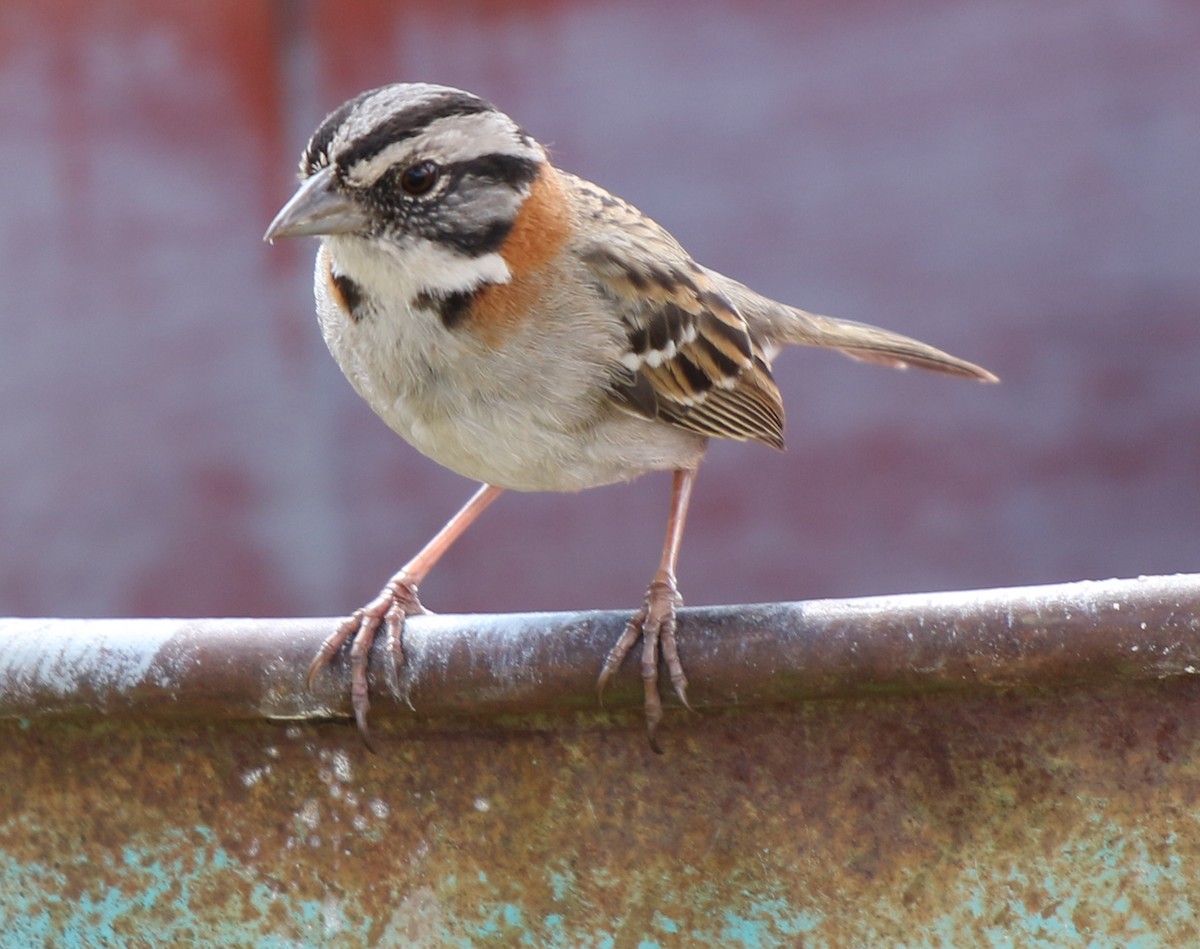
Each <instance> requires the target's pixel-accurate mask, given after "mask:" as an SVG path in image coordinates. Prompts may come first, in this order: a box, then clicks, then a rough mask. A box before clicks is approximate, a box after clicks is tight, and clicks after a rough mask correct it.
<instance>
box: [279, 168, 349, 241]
mask: <svg viewBox="0 0 1200 949" xmlns="http://www.w3.org/2000/svg"><path fill="white" fill-rule="evenodd" d="M369 223H370V222H369V221H368V219H367V215H366V214H365V213H364V212H363V210H362V209H361V208H360V207H359V206H358V205H357V204H356V203H355V202H354V201H352V200H351V199H350V198H348V197H346V196H345V195H343V194H340V193H339V192H338V191H337V190H336V188H335V187H334V179H333V168H332V167H329V168H322V169H321V170H320V171H318V172H317V173H316V174H315V175H313V176H312V177H311V178H306V179H305V180H304V183H303V184H301V185H300V187H299V188H297V189H296V193H295V194H294V195H292V197H291V200H290V201H288V203H287V204H285V205H284V206H283V207H282V208H281V209H280V211H279V213H278V214H276V215H275V220H274V221H272V222H271V226H270V227H268V228H267V233H266V234H264V235H263V240H266V241H273V240H275V238H277V237H304V236H308V235H314V234H316V235H319V234H353V233H355V232H356V231H364V230H366V229H367V226H368V225H369Z"/></svg>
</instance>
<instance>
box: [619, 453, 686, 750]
mask: <svg viewBox="0 0 1200 949" xmlns="http://www.w3.org/2000/svg"><path fill="white" fill-rule="evenodd" d="M695 482H696V469H695V468H682V469H680V470H678V471H676V472H675V480H674V481H673V482H672V486H671V514H670V517H669V518H668V520H667V539H666V542H665V543H664V544H663V552H662V559H661V560H660V561H659V564H658V571H657V572H656V573H655V574H654V579H653V580H652V581H650V586H649V588H648V589H647V590H646V603H645V605H644V606H643V607H642V608H641V609H640V610H639V611H638V612H637V613H635V614H634V617H633V619H631V620H630V621H629V623H628V625H626V627H625V630H624V632H622V633H621V637H620V639H618V640H617V641H616V643H615V644H614V645H613V647H612V649H611V650H609V653H608V656H607V658H606V659H605V660H604V666H603V668H602V669H601V670H600V677H599V678H598V679H597V680H596V689H597V691H598V692H599V693H601V695H603V692H604V686H605V685H606V684H607V683H608V680H609V679H610V678H612V675H613V673H614V672H616V671H617V669H618V668H619V667H620V665H621V663H622V662H623V661H624V659H625V657H626V656H627V655H628V654H629V651H630V650H631V649H632V648H633V646H634V643H636V642H637V641H638V638H639V637H640V638H641V640H642V683H643V689H644V691H645V696H646V699H645V709H646V736H647V738H649V740H650V747H651V748H653V749H654V750H655V751H656V752H658V753H659V754H661V753H662V748H661V747H660V746H659V744H658V738H657V737H656V731H657V729H658V723H659V722H660V721H661V720H662V699H661V697H660V696H659V693H658V655H659V648H660V645H661V649H662V658H663V662H664V663H666V666H667V673H668V674H669V675H670V677H671V685H672V686H673V687H674V689H675V694H676V695H678V696H679V700H680V701H681V702H682V703H683V704H684V705H685V706H687V707H688V708H691V706H690V705H688V700H687V676H685V675H684V673H683V664H682V663H681V662H680V661H679V648H678V645H677V643H676V640H675V611H676V610H677V609H678V608H679V607H680V606H681V605H682V604H683V600H682V598H681V597H680V596H679V587H678V585H677V584H676V582H675V565H676V564H677V563H678V561H679V547H680V544H681V543H682V542H683V523H684V521H685V520H686V518H687V510H688V502H689V501H690V500H691V496H692V485H693V484H695Z"/></svg>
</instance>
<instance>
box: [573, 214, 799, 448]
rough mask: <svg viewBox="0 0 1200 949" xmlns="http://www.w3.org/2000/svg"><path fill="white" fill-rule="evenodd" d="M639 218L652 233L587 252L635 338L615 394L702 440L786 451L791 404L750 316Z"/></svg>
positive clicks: (630, 234)
mask: <svg viewBox="0 0 1200 949" xmlns="http://www.w3.org/2000/svg"><path fill="white" fill-rule="evenodd" d="M606 197H607V199H608V200H609V201H617V200H618V199H616V198H612V197H611V196H606ZM623 204H624V202H621V205H623ZM624 207H625V208H628V206H627V205H626V206H624ZM613 209H614V208H613V206H611V205H610V206H609V207H608V208H607V210H608V212H609V213H610V214H611V213H612V212H613ZM629 211H630V212H631V213H634V214H636V212H632V209H629ZM639 219H640V221H641V222H643V225H644V226H643V227H641V228H639V229H636V230H633V229H627V230H625V231H624V232H622V233H621V234H620V235H619V236H614V237H612V239H610V240H608V241H596V242H595V243H594V244H593V245H592V246H591V247H589V248H588V249H587V250H586V252H585V253H584V255H583V257H584V260H585V261H586V263H587V265H588V267H589V269H590V271H591V274H592V276H593V279H594V282H595V284H596V286H597V287H599V289H600V290H601V292H603V293H604V294H605V296H607V297H608V298H609V299H610V300H611V301H612V302H613V303H615V304H616V306H617V309H618V312H619V313H620V315H621V319H622V321H623V322H624V324H625V327H626V331H627V334H628V339H629V350H628V353H627V354H626V356H625V357H624V358H623V359H622V362H621V365H620V366H619V367H617V368H616V369H615V371H614V385H613V391H614V394H615V395H616V396H617V398H618V400H619V401H620V402H621V404H622V405H623V406H624V407H625V408H627V409H630V410H632V411H635V412H637V413H639V414H642V415H646V416H648V417H652V418H659V419H662V420H663V421H666V422H670V423H671V424H672V425H677V426H679V427H680V428H685V429H688V430H689V431H693V432H697V433H699V434H701V435H711V436H715V437H718V438H733V439H739V440H751V441H760V442H764V443H765V444H768V445H772V446H774V447H776V448H782V447H783V403H782V400H781V399H780V395H779V390H778V388H776V386H775V381H774V380H773V379H772V378H771V373H770V369H769V368H768V367H767V362H766V358H765V356H764V355H763V352H762V349H761V347H760V346H759V345H758V343H757V342H756V341H755V340H754V338H753V337H752V336H751V335H750V330H749V327H748V326H747V325H746V321H745V319H743V317H742V315H741V313H739V312H738V310H737V308H736V307H735V306H734V305H733V303H732V302H730V300H729V298H728V297H727V296H726V295H725V294H723V293H722V292H721V291H720V289H719V288H718V287H717V286H716V284H715V283H714V282H713V281H712V280H711V279H710V278H709V277H708V275H707V274H706V273H705V272H704V270H703V269H702V268H701V267H700V266H699V265H697V264H696V263H695V262H694V261H692V260H691V258H690V257H688V256H687V254H686V253H684V252H683V250H682V249H681V248H679V246H678V244H676V243H675V241H674V240H673V239H672V238H671V237H670V235H668V234H667V233H666V232H665V231H663V230H662V229H661V228H659V227H658V226H657V225H655V224H653V222H650V221H648V220H647V219H646V218H644V217H641V216H640V215H639ZM639 245H640V246H639ZM651 395H652V396H653V399H652V400H651V398H650V396H651ZM651 402H652V403H653V404H651Z"/></svg>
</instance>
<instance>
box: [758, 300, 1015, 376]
mask: <svg viewBox="0 0 1200 949" xmlns="http://www.w3.org/2000/svg"><path fill="white" fill-rule="evenodd" d="M786 309H787V310H788V311H789V312H788V318H787V319H784V320H780V321H779V323H778V325H779V327H780V329H781V330H782V332H781V333H779V334H778V335H776V334H774V333H771V334H769V335H771V336H773V337H774V338H775V339H777V340H778V341H779V342H780V343H792V344H796V345H800V346H822V347H825V348H828V349H837V350H840V351H841V352H843V353H845V354H846V355H847V356H850V357H851V358H852V359H860V360H862V361H863V362H877V363H882V364H883V365H885V366H892V367H893V368H896V369H907V368H908V367H909V366H915V367H916V368H918V369H928V370H931V371H933V372H944V373H947V374H948V375H952V376H964V377H966V378H968V379H977V380H979V381H980V382H999V381H1000V380H999V379H998V378H997V377H996V376H995V375H994V374H993V373H990V372H988V371H987V370H986V369H984V368H983V367H982V366H977V365H975V364H974V363H972V362H967V361H966V360H965V359H959V358H958V357H957V356H951V355H950V354H949V353H946V352H943V351H942V350H940V349H938V348H937V347H935V346H930V345H929V344H928V343H922V342H920V341H919V340H915V339H912V338H910V337H908V336H902V335H900V334H899V333H893V332H891V331H890V330H885V329H880V328H879V327H878V326H869V325H868V324H866V323H855V322H852V321H850V320H835V319H834V318H833V317H829V316H817V315H816V314H814V313H805V312H804V311H803V310H797V309H795V308H794V307H786Z"/></svg>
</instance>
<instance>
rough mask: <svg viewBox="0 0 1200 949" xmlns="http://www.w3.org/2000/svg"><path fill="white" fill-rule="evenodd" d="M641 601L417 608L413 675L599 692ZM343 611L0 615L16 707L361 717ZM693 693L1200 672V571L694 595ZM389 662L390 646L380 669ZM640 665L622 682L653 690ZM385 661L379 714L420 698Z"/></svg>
mask: <svg viewBox="0 0 1200 949" xmlns="http://www.w3.org/2000/svg"><path fill="white" fill-rule="evenodd" d="M628 617H629V614H628V613H624V612H588V613H530V614H504V615H458V616H452V615H442V616H418V617H415V618H413V619H411V620H410V621H409V623H408V626H407V630H406V634H405V654H406V656H407V657H408V662H407V665H406V666H405V669H404V670H403V672H402V675H401V681H402V683H403V685H404V686H405V687H406V688H407V690H408V694H409V697H410V699H411V702H412V705H413V706H414V708H416V709H417V710H418V712H419V713H420V715H421V717H429V716H434V717H436V716H446V715H471V716H493V715H498V714H509V713H522V712H531V711H550V710H559V711H563V710H580V709H594V708H596V701H597V700H596V697H595V677H596V673H597V671H598V670H599V669H600V666H601V663H602V662H603V659H604V656H605V653H606V652H607V650H608V648H609V647H610V646H611V645H612V643H613V641H614V640H615V639H616V637H617V636H618V635H619V634H620V632H621V629H622V627H623V625H624V623H625V621H626V620H627V619H628ZM335 622H336V621H335V620H333V619H124V620H122V619H0V717H4V718H33V717H38V716H44V715H64V714H65V715H82V716H108V715H138V716H153V717H164V718H171V717H187V718H197V717H208V718H218V719H253V718H271V719H315V718H331V717H334V718H340V717H346V716H349V715H350V708H349V674H348V670H347V668H346V665H345V664H344V663H343V662H340V661H337V660H335V661H334V663H333V664H332V668H330V669H328V670H325V671H322V673H321V674H320V675H319V676H318V680H317V684H316V687H315V689H314V691H313V692H308V691H307V690H306V689H305V688H304V675H305V671H306V670H307V668H308V664H309V662H310V661H311V659H312V656H313V654H314V652H315V651H316V649H317V647H318V645H319V644H320V643H321V641H322V639H324V637H325V636H326V635H327V634H328V632H329V631H330V629H332V627H333V624H334V623H335ZM679 642H680V653H681V655H682V657H683V660H684V663H685V665H686V667H687V671H688V677H689V679H690V680H691V682H692V686H691V690H690V692H689V696H690V698H691V700H692V702H693V704H694V705H696V706H699V707H702V706H722V705H739V704H764V703H786V702H796V701H800V700H804V699H811V698H820V697H852V696H865V695H871V694H879V693H911V692H931V691H946V690H956V689H1009V688H1020V687H1047V686H1065V685H1084V684H1093V683H1103V682H1108V681H1114V680H1139V679H1165V678H1170V677H1176V676H1194V675H1196V674H1197V672H1198V671H1200V575H1197V574H1192V575H1178V576H1160V577H1141V578H1138V579H1135V580H1104V581H1085V582H1079V583H1067V584H1056V585H1048V586H1035V587H1018V588H1009V589H998V590H980V591H969V592H955V593H932V594H908V595H898V596H880V597H867V598H861V599H841V600H814V601H807V602H799V603H774V604H765V605H757V606H719V607H699V608H690V609H684V610H682V611H681V612H680V616H679ZM382 660H383V652H382V649H381V648H376V650H375V651H374V654H373V655H372V659H371V662H372V667H373V668H375V669H377V668H378V665H379V663H380V662H381V661H382ZM633 665H634V664H633V663H632V662H627V663H626V666H625V668H624V669H623V670H622V671H621V673H620V674H618V675H617V676H615V677H614V679H613V681H612V683H611V684H610V686H609V689H608V691H607V692H606V694H605V704H606V706H608V707H610V708H626V707H633V706H638V705H640V703H641V681H640V679H639V678H638V675H637V670H636V669H634V668H633ZM381 684H382V683H381V679H380V678H379V677H376V676H372V699H373V709H372V714H373V715H376V716H388V715H398V714H409V713H408V710H407V709H404V708H403V706H401V705H398V704H397V703H395V702H393V701H390V700H389V699H387V698H386V697H385V695H384V693H383V692H382V688H381Z"/></svg>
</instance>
